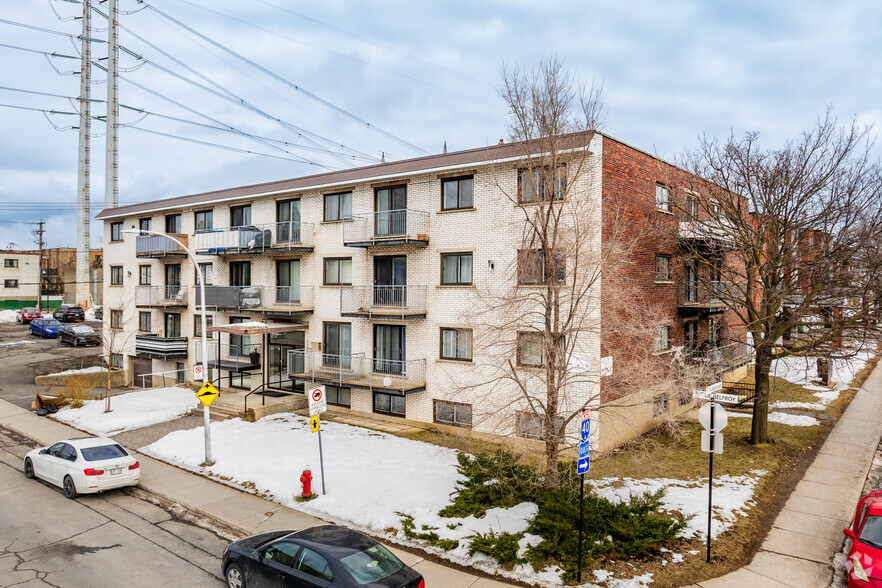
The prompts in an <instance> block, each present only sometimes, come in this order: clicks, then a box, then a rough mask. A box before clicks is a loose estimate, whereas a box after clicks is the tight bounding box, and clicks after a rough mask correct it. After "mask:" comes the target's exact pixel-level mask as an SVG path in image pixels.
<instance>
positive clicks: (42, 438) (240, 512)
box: [0, 400, 512, 588]
mask: <svg viewBox="0 0 882 588" xmlns="http://www.w3.org/2000/svg"><path fill="white" fill-rule="evenodd" d="M0 424H2V425H3V426H5V427H7V428H9V429H12V430H13V431H15V432H16V433H18V434H20V435H23V436H25V437H28V438H30V439H33V440H35V441H36V442H37V443H39V444H40V445H50V444H52V443H55V442H56V441H58V440H59V439H65V438H70V437H81V436H82V435H83V433H82V432H81V431H79V430H77V429H74V428H72V427H69V426H67V425H64V424H62V423H59V422H57V421H53V420H51V419H47V418H43V417H38V416H36V415H35V414H34V413H33V412H31V411H29V410H26V409H23V408H19V407H17V406H15V405H13V404H10V403H9V402H6V401H4V400H0ZM136 455H137V457H138V461H140V462H141V464H142V469H141V476H142V477H141V488H142V489H143V490H145V491H147V492H149V493H151V494H154V495H156V496H159V497H161V498H163V499H165V500H168V501H170V502H175V503H178V504H180V505H182V506H184V507H186V508H187V509H189V510H191V511H194V512H197V513H200V514H203V515H206V516H208V517H210V518H213V519H215V520H218V521H219V522H221V523H223V524H225V525H226V526H228V527H232V528H234V529H237V530H239V531H240V532H241V534H242V535H243V536H244V535H250V534H253V533H259V532H261V531H271V530H274V529H299V528H304V527H311V526H314V525H321V524H325V521H322V520H320V519H317V518H315V517H311V516H309V515H306V514H304V513H302V512H299V511H296V510H294V509H291V508H287V507H284V506H282V505H280V504H276V503H274V502H270V501H268V500H264V499H262V498H258V497H257V496H254V495H253V494H248V493H245V492H242V491H240V490H237V489H235V488H232V487H230V486H226V485H224V484H220V483H217V482H214V481H212V480H209V479H207V478H203V477H202V476H198V475H196V474H193V473H191V472H188V471H185V470H182V469H180V468H176V467H174V466H171V465H169V464H167V463H164V462H161V461H158V460H155V459H153V458H151V457H148V456H146V455H142V454H140V453H138V454H136ZM387 547H389V548H390V549H391V550H392V551H393V552H394V553H395V554H396V555H397V556H398V557H399V558H401V560H402V561H403V562H404V563H406V564H407V565H409V566H410V567H412V568H414V569H415V570H417V571H418V572H420V573H421V574H422V575H423V577H424V578H425V580H426V584H427V585H428V586H443V587H445V588H504V587H506V586H512V585H511V584H505V583H502V582H498V581H495V580H490V579H487V578H479V577H477V576H475V575H472V574H469V573H467V572H463V571H459V570H456V569H453V568H449V567H446V566H444V565H440V564H437V563H434V562H431V561H428V560H426V559H424V558H422V557H420V556H419V555H414V554H412V553H409V552H406V551H402V550H400V549H396V548H395V547H394V546H389V545H387ZM218 566H220V560H218Z"/></svg>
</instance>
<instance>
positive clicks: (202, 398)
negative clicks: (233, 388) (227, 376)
mask: <svg viewBox="0 0 882 588" xmlns="http://www.w3.org/2000/svg"><path fill="white" fill-rule="evenodd" d="M218 394H220V392H218V391H217V388H215V387H214V386H212V385H211V382H205V383H204V384H202V387H201V388H199V392H197V393H196V398H197V399H199V402H201V403H202V404H204V405H205V406H211V403H212V402H214V399H215V398H217V396H218Z"/></svg>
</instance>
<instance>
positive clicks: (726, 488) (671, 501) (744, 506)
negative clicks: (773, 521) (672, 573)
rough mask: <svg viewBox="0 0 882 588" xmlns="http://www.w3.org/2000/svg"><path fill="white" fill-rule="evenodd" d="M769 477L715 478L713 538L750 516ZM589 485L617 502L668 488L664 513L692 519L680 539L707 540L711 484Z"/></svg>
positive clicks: (622, 481)
mask: <svg viewBox="0 0 882 588" xmlns="http://www.w3.org/2000/svg"><path fill="white" fill-rule="evenodd" d="M765 473H766V472H765V471H764V470H752V471H751V474H753V475H752V476H729V475H725V476H719V477H715V478H714V494H713V501H714V516H713V520H712V523H711V537H716V536H717V535H719V534H720V533H722V532H723V531H725V530H726V529H728V528H729V527H731V526H732V524H733V523H735V521H736V520H737V519H738V518H739V517H743V516H746V515H747V511H748V510H749V509H750V507H751V506H753V505H754V502H753V500H752V497H753V489H754V488H755V487H756V484H757V482H758V481H759V478H761V477H762V476H763V475H765ZM588 482H589V483H590V484H591V485H592V486H593V487H594V491H595V492H596V493H597V495H598V496H602V497H604V498H607V499H609V500H612V501H614V502H623V501H625V500H627V499H628V498H629V497H630V496H632V495H642V494H643V493H644V492H656V491H657V490H659V489H661V488H664V489H665V495H664V497H663V498H662V506H661V509H662V510H664V511H667V512H679V513H680V514H682V515H684V516H685V517H687V518H688V517H691V518H689V519H688V520H687V522H686V527H685V528H684V529H683V530H682V531H680V537H683V538H692V537H707V480H704V479H702V478H695V479H690V480H675V479H671V478H644V479H639V480H638V479H633V478H605V479H602V480H588Z"/></svg>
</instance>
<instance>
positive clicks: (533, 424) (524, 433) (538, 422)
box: [517, 411, 564, 441]
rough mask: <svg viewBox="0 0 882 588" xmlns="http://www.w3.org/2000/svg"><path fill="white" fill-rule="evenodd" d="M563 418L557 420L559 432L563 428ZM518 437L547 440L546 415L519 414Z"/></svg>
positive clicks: (520, 412) (519, 412)
mask: <svg viewBox="0 0 882 588" xmlns="http://www.w3.org/2000/svg"><path fill="white" fill-rule="evenodd" d="M563 421H564V420H563V417H556V418H555V425H556V427H557V429H558V431H559V430H560V429H561V427H563ZM517 436H518V437H523V438H525V439H538V440H540V441H541V440H544V439H545V415H540V414H536V413H532V412H524V411H518V412H517Z"/></svg>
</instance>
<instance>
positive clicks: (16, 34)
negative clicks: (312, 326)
mask: <svg viewBox="0 0 882 588" xmlns="http://www.w3.org/2000/svg"><path fill="white" fill-rule="evenodd" d="M118 1H119V4H120V10H121V11H124V12H125V13H126V14H122V15H121V16H120V23H121V25H122V26H123V27H125V30H121V31H120V43H121V45H123V46H124V47H125V48H126V49H128V50H130V51H131V52H133V53H135V54H137V55H142V56H143V57H144V58H145V59H146V60H147V61H149V63H146V64H145V63H144V62H143V61H139V60H138V59H137V58H136V57H133V56H132V55H131V54H128V53H125V52H124V53H122V55H121V58H120V62H121V67H122V68H123V70H124V72H123V73H122V74H121V76H122V79H121V81H120V101H121V103H122V104H124V105H127V106H129V107H133V108H140V109H145V110H146V111H149V112H151V113H155V114H151V115H147V116H146V117H145V116H144V115H143V114H140V113H138V112H135V111H133V110H129V109H125V108H124V109H122V112H121V116H120V122H121V123H123V124H125V125H127V126H125V127H124V128H122V129H120V140H119V144H120V147H119V149H120V164H119V176H120V202H121V203H122V204H125V203H132V202H141V201H145V200H152V199H157V198H164V197H168V196H175V195H181V194H190V193H196V192H202V191H207V190H213V189H218V188H225V187H233V186H237V185H243V184H250V183H256V182H264V181H271V180H277V179H283V178H290V177H296V176H300V175H306V174H311V173H318V172H321V171H324V170H326V169H337V168H342V167H345V166H348V165H353V164H359V165H361V164H366V163H370V162H371V161H378V160H379V158H380V157H381V156H382V155H383V154H385V157H386V159H387V160H393V159H405V158H410V157H416V156H419V155H422V154H425V153H438V152H440V151H441V150H442V147H443V144H444V141H446V142H447V146H448V149H449V150H459V149H469V148H474V147H480V146H484V145H488V144H494V143H496V142H498V140H499V139H500V138H505V137H507V131H506V109H505V106H504V104H503V102H502V100H501V99H500V98H499V96H498V93H497V88H498V85H499V80H500V71H501V68H502V65H503V64H508V65H519V66H521V67H525V68H531V67H534V66H535V65H536V64H538V63H539V62H540V61H541V60H542V59H543V58H547V57H548V56H550V55H553V54H556V55H557V56H558V58H559V59H561V60H562V61H563V62H564V63H565V65H566V67H567V68H568V69H569V70H570V71H571V72H572V73H573V74H574V75H576V76H577V77H579V78H580V79H582V80H585V81H586V82H588V83H590V81H591V80H592V79H596V80H598V81H601V82H602V83H603V85H604V89H605V99H606V104H607V108H608V116H607V122H606V126H605V127H604V130H605V132H607V133H608V134H610V135H612V136H614V137H616V138H618V139H621V140H623V141H625V142H627V143H630V144H632V145H634V146H636V147H639V148H641V149H644V150H647V151H650V152H653V153H657V154H659V155H661V156H662V157H665V158H672V157H673V156H674V155H676V154H678V153H680V152H682V151H683V150H684V149H690V148H694V147H695V146H696V144H697V138H698V137H699V135H701V134H703V133H706V134H708V135H711V136H720V137H722V136H725V135H727V134H728V133H729V131H730V129H734V130H735V132H736V133H739V134H740V133H743V132H744V131H746V130H755V131H759V132H760V133H761V137H762V139H763V143H764V144H765V145H767V146H769V147H772V146H776V145H779V144H780V143H781V142H782V141H783V140H785V139H786V138H788V137H792V136H794V135H795V134H797V133H798V132H800V131H801V130H802V129H804V128H806V127H809V126H811V125H812V124H813V123H814V121H815V120H816V118H817V116H818V115H819V114H821V113H822V112H823V111H824V109H825V108H826V106H827V105H833V106H835V108H836V114H837V115H838V116H839V117H840V118H842V119H847V118H849V117H851V116H857V117H858V119H859V120H860V121H861V122H862V123H865V124H873V125H875V126H876V129H877V130H878V129H879V128H880V123H882V107H880V104H879V97H880V96H882V91H880V90H882V87H880V86H882V76H880V75H879V72H880V69H882V68H880V65H882V46H880V45H882V43H880V38H882V37H880V35H879V32H878V31H879V26H880V24H882V18H880V17H882V3H880V2H873V1H865V2H849V3H835V2H829V1H827V2H813V1H805V0H801V1H799V2H796V1H790V2H788V1H777V2H768V1H767V0H766V1H762V2H759V1H740V2H710V1H706V2H701V1H676V0H673V1H671V0H666V1H664V2H659V1H658V0H640V1H630V2H629V1H623V0H618V1H592V2H586V1H584V0H581V1H578V0H574V1H553V0H548V1H546V2H535V1H530V2H526V1H522V0H497V1H485V2H474V1H468V2H464V1H460V0H446V1H445V2H413V1H412V0H408V1H405V0H374V1H372V2H370V3H355V2H351V1H350V2H342V1H340V0H324V1H322V2H297V3H294V2H290V1H286V0H150V2H151V4H149V5H148V7H146V8H145V4H139V3H138V2H136V0H118ZM93 2H95V4H96V6H98V8H99V9H100V10H102V12H103V11H104V10H105V9H104V8H103V6H104V4H98V3H97V0H93ZM150 6H152V7H153V8H151V7H150ZM280 7H281V8H280ZM368 7H369V8H368ZM154 8H155V10H154ZM53 9H54V11H57V13H58V14H57V15H56V12H54V11H53ZM139 9H141V10H140V11H139ZM136 11H137V12H136ZM292 11H296V13H295V12H292ZM81 12H82V7H81V6H80V5H79V4H74V3H71V2H68V1H58V0H15V1H7V2H5V3H4V10H3V14H2V16H0V18H2V19H3V20H5V21H13V22H17V23H24V24H27V25H30V26H36V27H40V28H43V29H49V30H51V31H57V32H61V33H67V34H70V35H74V36H76V35H79V33H80V26H81V24H80V21H79V20H74V19H73V18H72V17H74V16H76V15H77V14H78V13H80V14H81ZM163 13H164V14H165V15H167V16H168V17H171V18H172V19H176V20H178V21H180V22H181V23H183V24H184V25H186V26H187V27H190V28H192V29H195V30H196V31H198V32H199V33H201V34H202V35H204V36H205V37H207V38H208V39H210V40H211V41H213V42H215V43H216V44H212V43H211V41H208V40H205V39H202V38H199V37H198V36H196V35H194V34H193V33H192V32H190V31H187V30H185V29H183V28H181V27H180V26H178V25H176V24H174V23H173V22H172V21H171V20H170V19H169V18H167V17H166V16H163ZM59 17H60V18H59ZM92 24H93V27H95V32H94V33H93V35H94V36H95V37H98V38H106V20H104V19H102V18H101V17H100V16H99V15H97V14H95V15H93V23H92ZM136 35H137V36H136ZM138 37H141V38H142V39H143V40H141V39H139V38H138ZM144 41H147V42H149V43H150V44H152V45H154V46H155V47H151V46H150V45H148V44H147V43H145V42H144ZM77 43H78V42H76V41H72V39H71V38H69V37H66V36H62V35H55V34H51V33H49V32H45V31H38V30H33V29H29V28H23V27H20V26H15V25H12V24H9V23H7V22H2V21H0V45H2V46H0V86H2V87H3V89H0V104H3V105H5V106H2V107H0V130H2V133H0V247H5V246H6V245H7V244H8V243H10V242H13V243H15V244H17V245H18V246H20V247H22V248H32V247H33V246H34V242H33V237H32V236H31V234H30V231H29V226H28V225H25V224H23V223H25V222H32V221H36V220H39V219H44V220H46V221H47V223H48V225H47V227H48V230H49V232H48V244H49V246H52V247H55V246H74V245H75V244H76V217H75V212H74V207H75V205H76V196H77V191H76V188H77V132H76V130H71V129H70V127H72V126H76V125H77V117H76V116H71V115H64V114H45V113H41V112H36V111H30V110H22V109H13V108H9V107H8V105H15V106H24V107H28V108H37V109H44V110H52V109H54V110H59V111H63V112H73V111H74V109H75V107H76V104H75V103H74V104H71V103H70V102H69V101H68V100H66V99H64V98H57V97H51V96H42V95H34V94H27V93H22V92H16V91H11V90H10V89H9V88H13V89H18V90H29V91H38V92H44V93H50V94H58V95H61V96H70V97H75V96H77V95H78V94H79V78H78V76H76V75H69V72H71V71H74V70H76V71H78V70H79V61H78V60H74V59H65V58H62V57H55V58H49V57H46V56H45V55H41V54H39V53H35V52H27V51H22V50H21V49H16V48H11V47H8V46H9V45H11V46H14V47H17V48H25V49H31V50H36V51H41V52H48V53H52V52H56V53H59V54H63V55H67V56H76V55H77V47H78V44H77ZM75 44H77V47H75ZM224 47H225V48H227V49H229V50H230V51H232V52H235V53H238V54H240V55H242V56H244V57H245V58H247V59H248V60H251V61H252V62H254V63H256V64H258V65H259V66H262V67H263V68H265V69H266V70H268V71H269V72H271V73H267V72H266V71H261V70H260V69H257V68H255V67H253V66H252V65H249V64H247V63H246V62H245V61H242V60H240V59H238V58H237V57H235V56H234V55H232V54H231V53H229V52H226V51H225V49H224ZM163 52H164V53H166V54H167V55H164V54H163ZM106 53H107V48H106V44H96V45H95V46H94V48H93V57H94V58H102V59H103V58H104V57H105V56H106ZM175 60H177V61H179V62H182V63H183V64H185V65H186V66H188V67H189V68H191V69H192V70H194V71H195V72H197V73H193V72H188V71H187V70H186V69H185V67H184V66H182V65H180V64H179V63H176V61H175ZM163 68H164V69H168V70H171V71H173V72H174V73H176V74H179V75H180V76H182V77H186V78H189V79H191V80H195V81H197V82H198V83H200V84H202V85H206V86H208V85H211V84H214V85H213V86H212V90H213V92H214V93H209V92H207V91H205V90H203V89H199V88H197V87H195V86H193V85H191V84H188V83H186V82H185V81H182V80H181V79H179V78H177V77H175V76H174V75H171V74H169V73H167V72H165V71H163ZM56 70H57V71H56ZM129 70H131V71H129ZM59 72H60V74H59ZM65 74H68V75H65ZM197 74H198V75H201V76H203V77H204V78H203V79H200V78H199V77H197ZM273 76H277V77H273ZM93 78H94V79H93V86H92V91H93V95H92V98H93V99H95V100H104V99H105V98H106V92H107V89H106V84H105V83H104V80H105V74H104V72H103V71H101V70H100V69H97V68H95V69H93ZM206 79H207V80H209V81H206ZM295 86H296V88H295ZM220 95H226V96H227V97H228V98H229V100H224V99H222V98H221V97H220ZM237 100H244V101H246V102H247V103H248V105H250V107H251V110H248V109H246V108H243V107H242V106H241V105H237V104H235V103H234V102H236V101H237ZM104 108H105V106H104V103H102V102H96V103H95V104H94V105H93V115H103V114H104ZM255 111H260V113H257V112H255ZM157 115H161V116H157ZM162 117H175V118H178V119H185V120H187V121H192V122H194V123H199V124H201V125H211V126H226V127H228V128H229V127H233V128H235V129H236V131H237V132H223V131H220V130H214V129H209V128H206V127H204V126H197V125H195V124H189V123H185V122H180V121H175V120H170V119H168V118H162ZM275 119H280V120H281V122H279V121H277V120H275ZM53 125H54V126H53ZM55 127H58V128H59V129H69V130H56V128H55ZM92 130H93V134H94V138H93V141H92V153H93V157H92V191H91V193H92V202H93V206H92V213H93V215H94V214H97V213H98V212H99V211H100V210H101V209H102V208H103V203H104V150H105V138H104V124H103V123H102V122H100V121H93V126H92ZM148 131H153V132H159V133H165V134H171V135H176V136H178V137H184V138H187V139H191V140H196V141H201V142H205V143H213V144H218V145H222V146H224V147H227V148H232V149H235V150H239V151H233V150H229V149H221V148H218V147H214V146H209V145H204V144H197V143H193V142H185V141H182V140H180V139H175V138H170V137H166V136H161V135H156V134H153V133H150V132H148ZM242 133H247V134H251V135H256V136H259V137H262V138H257V139H255V138H249V137H246V136H244V135H243V134H242ZM267 138H268V139H272V140H273V141H267V140H266V139H267ZM281 141H286V142H288V143H291V144H292V145H285V144H283V143H281ZM300 146H303V147H300ZM304 147H305V148H304ZM245 151H250V152H257V153H261V154H263V155H255V154H250V153H245ZM304 161H308V162H309V163H305V162H304ZM92 235H93V238H92V241H93V244H95V245H98V244H100V235H101V230H100V224H99V223H97V222H93V223H92Z"/></svg>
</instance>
